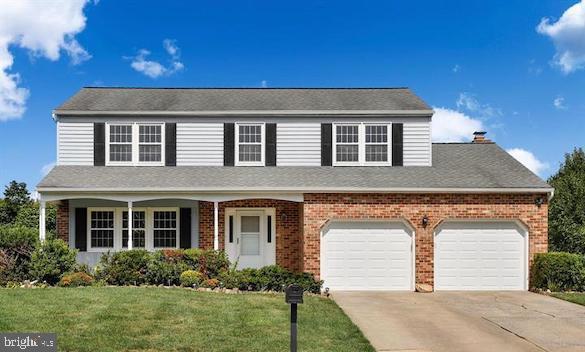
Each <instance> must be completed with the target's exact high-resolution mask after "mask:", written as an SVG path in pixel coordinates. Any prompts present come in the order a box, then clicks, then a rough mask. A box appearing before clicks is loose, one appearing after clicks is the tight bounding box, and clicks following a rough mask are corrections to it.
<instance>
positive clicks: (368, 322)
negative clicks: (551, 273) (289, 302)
mask: <svg viewBox="0 0 585 352" xmlns="http://www.w3.org/2000/svg"><path fill="white" fill-rule="evenodd" d="M333 298H334V300H335V301H336V302H337V304H338V305H339V306H340V307H341V308H342V309H343V310H344V311H345V313H346V314H347V315H349V317H350V318H351V320H352V321H353V322H354V323H355V324H356V325H357V326H359V327H360V329H361V330H362V331H363V332H364V334H365V335H366V337H367V338H368V339H369V340H370V342H371V343H372V345H373V346H374V347H375V348H376V350H378V351H585V307H583V306H579V305H577V304H573V303H569V302H565V301H561V300H558V299H555V298H551V297H546V296H543V295H538V294H535V293H530V292H435V293H427V294H425V293H413V292H405V293H395V292H335V293H333Z"/></svg>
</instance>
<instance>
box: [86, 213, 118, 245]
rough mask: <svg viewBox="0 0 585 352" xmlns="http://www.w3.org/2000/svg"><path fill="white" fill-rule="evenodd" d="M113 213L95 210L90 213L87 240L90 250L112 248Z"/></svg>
mask: <svg viewBox="0 0 585 352" xmlns="http://www.w3.org/2000/svg"><path fill="white" fill-rule="evenodd" d="M114 223H115V221H114V211H111V210H96V211H92V212H91V217H90V221H89V238H90V245H91V247H92V248H114V231H115V226H114Z"/></svg>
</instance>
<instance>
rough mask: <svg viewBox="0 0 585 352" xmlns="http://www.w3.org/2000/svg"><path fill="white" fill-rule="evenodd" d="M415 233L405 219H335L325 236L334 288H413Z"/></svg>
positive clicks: (324, 258) (325, 275)
mask: <svg viewBox="0 0 585 352" xmlns="http://www.w3.org/2000/svg"><path fill="white" fill-rule="evenodd" d="M412 266H413V256H412V233H411V231H410V230H408V229H407V228H406V227H405V226H404V225H403V224H402V223H398V222H397V223H386V222H334V223H332V224H330V225H329V226H328V228H327V230H326V231H325V232H324V233H323V238H322V239H321V278H322V279H323V280H324V281H325V284H324V286H323V287H329V289H331V290H413V289H414V287H413V283H412V281H413V270H412Z"/></svg>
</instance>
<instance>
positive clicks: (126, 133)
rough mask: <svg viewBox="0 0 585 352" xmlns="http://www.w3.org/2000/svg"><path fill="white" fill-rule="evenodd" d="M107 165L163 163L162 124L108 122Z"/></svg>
mask: <svg viewBox="0 0 585 352" xmlns="http://www.w3.org/2000/svg"><path fill="white" fill-rule="evenodd" d="M106 131H107V133H108V136H107V137H106V140H107V141H108V143H107V145H106V148H107V150H106V155H107V156H108V157H107V164H108V165H151V166H153V165H155V166H156V165H164V124H162V123H156V124H153V123H109V124H107V128H106Z"/></svg>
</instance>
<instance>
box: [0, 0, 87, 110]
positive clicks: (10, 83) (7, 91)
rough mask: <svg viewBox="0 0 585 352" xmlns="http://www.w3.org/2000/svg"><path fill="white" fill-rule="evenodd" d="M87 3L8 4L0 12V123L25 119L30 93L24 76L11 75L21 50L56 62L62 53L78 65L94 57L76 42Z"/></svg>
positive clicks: (27, 1)
mask: <svg viewBox="0 0 585 352" xmlns="http://www.w3.org/2000/svg"><path fill="white" fill-rule="evenodd" d="M86 3H87V0H63V1H51V2H49V1H35V0H19V1H5V2H3V3H2V7H1V10H0V121H6V120H9V119H17V118H20V117H22V115H23V114H24V112H25V110H26V100H27V98H28V96H29V91H28V89H26V88H23V87H19V84H20V76H19V74H18V73H16V72H11V68H12V65H13V63H14V57H13V54H12V53H11V51H10V50H12V49H13V48H15V47H19V48H22V49H25V50H27V51H28V52H29V53H30V54H31V56H32V57H45V58H47V59H49V60H52V61H55V60H58V59H59V56H60V54H61V51H64V52H65V53H67V55H69V56H70V57H71V62H72V63H73V64H74V65H76V64H79V63H81V62H83V61H85V60H88V59H89V58H90V57H91V55H89V53H88V52H87V51H86V50H85V49H83V47H81V45H80V44H79V43H78V42H77V40H75V35H76V34H78V33H80V32H81V31H83V29H84V28H85V21H86V18H85V15H84V14H83V8H84V6H85V5H86Z"/></svg>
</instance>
